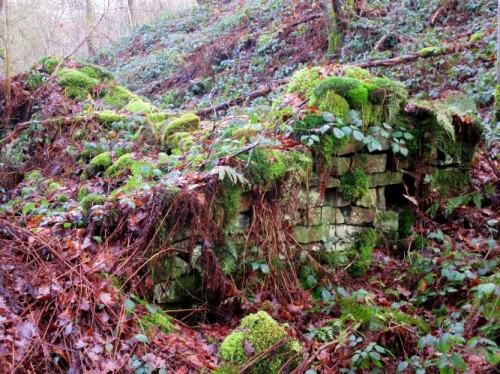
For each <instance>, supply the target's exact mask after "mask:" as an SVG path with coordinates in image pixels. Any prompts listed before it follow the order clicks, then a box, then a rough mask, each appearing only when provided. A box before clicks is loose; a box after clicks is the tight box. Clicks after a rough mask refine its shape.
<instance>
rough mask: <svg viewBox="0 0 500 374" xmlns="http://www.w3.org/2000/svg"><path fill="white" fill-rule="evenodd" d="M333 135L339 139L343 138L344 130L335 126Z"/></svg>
mask: <svg viewBox="0 0 500 374" xmlns="http://www.w3.org/2000/svg"><path fill="white" fill-rule="evenodd" d="M333 135H334V136H335V137H336V138H337V139H342V138H343V137H344V132H343V131H342V130H341V129H339V128H334V129H333Z"/></svg>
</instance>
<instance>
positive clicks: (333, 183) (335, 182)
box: [326, 177, 340, 188]
mask: <svg viewBox="0 0 500 374" xmlns="http://www.w3.org/2000/svg"><path fill="white" fill-rule="evenodd" d="M338 187H340V180H339V179H338V178H334V177H328V182H326V188H338Z"/></svg>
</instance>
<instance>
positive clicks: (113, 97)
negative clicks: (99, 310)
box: [103, 86, 136, 109]
mask: <svg viewBox="0 0 500 374" xmlns="http://www.w3.org/2000/svg"><path fill="white" fill-rule="evenodd" d="M135 97H136V96H135V95H134V94H133V93H132V92H130V91H129V90H127V89H126V88H125V87H122V86H110V87H108V88H107V89H106V94H105V95H104V97H103V102H104V104H106V105H109V106H113V107H115V108H118V109H121V108H123V107H124V106H125V105H127V104H128V103H129V101H130V100H132V99H133V98H135Z"/></svg>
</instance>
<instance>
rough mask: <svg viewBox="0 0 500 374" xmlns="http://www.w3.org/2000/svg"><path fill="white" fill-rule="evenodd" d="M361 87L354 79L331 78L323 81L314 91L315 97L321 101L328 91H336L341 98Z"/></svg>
mask: <svg viewBox="0 0 500 374" xmlns="http://www.w3.org/2000/svg"><path fill="white" fill-rule="evenodd" d="M360 85H361V83H360V81H359V80H357V79H354V78H347V77H336V76H335V77H330V78H326V79H325V80H323V81H322V82H321V83H320V84H318V85H317V86H316V88H315V89H314V96H315V97H316V98H317V99H318V100H321V99H322V98H323V96H325V95H326V94H327V92H328V91H334V92H336V93H338V94H339V95H341V96H344V95H345V94H346V93H347V91H349V90H352V89H355V88H358V87H359V86H360Z"/></svg>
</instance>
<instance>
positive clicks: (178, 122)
mask: <svg viewBox="0 0 500 374" xmlns="http://www.w3.org/2000/svg"><path fill="white" fill-rule="evenodd" d="M200 124H201V120H200V117H198V116H197V115H196V114H194V113H186V114H184V115H182V116H181V117H179V118H176V119H174V120H173V121H171V122H170V123H169V124H168V125H167V127H166V128H165V134H168V135H171V134H173V133H176V132H180V131H195V130H199V129H200Z"/></svg>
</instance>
